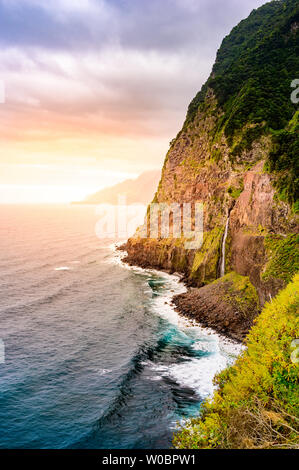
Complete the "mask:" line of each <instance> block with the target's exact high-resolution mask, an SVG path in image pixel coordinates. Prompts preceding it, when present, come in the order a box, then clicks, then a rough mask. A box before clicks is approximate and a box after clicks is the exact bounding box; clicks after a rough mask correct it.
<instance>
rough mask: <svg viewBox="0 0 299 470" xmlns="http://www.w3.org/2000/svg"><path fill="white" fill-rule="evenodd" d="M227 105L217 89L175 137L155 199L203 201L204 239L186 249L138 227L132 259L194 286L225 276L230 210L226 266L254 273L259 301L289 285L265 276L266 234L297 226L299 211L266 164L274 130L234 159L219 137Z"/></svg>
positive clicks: (280, 234) (177, 241)
mask: <svg viewBox="0 0 299 470" xmlns="http://www.w3.org/2000/svg"><path fill="white" fill-rule="evenodd" d="M221 112H222V111H221V108H220V107H219V106H218V103H217V100H216V99H215V96H214V95H213V93H212V92H209V93H207V96H206V99H205V102H204V105H203V106H202V107H201V108H200V109H199V111H198V112H197V114H196V116H195V117H194V119H193V121H192V123H191V124H190V125H188V126H186V125H184V127H183V129H182V131H181V132H180V133H179V134H178V136H177V137H176V139H174V141H173V142H172V143H171V146H170V149H169V152H168V154H167V156H166V159H165V163H164V167H163V170H162V176H161V180H160V183H159V186H158V189H157V193H156V195H155V198H154V202H155V203H168V204H171V203H173V202H176V203H179V204H183V203H195V202H202V203H203V204H204V238H203V244H202V246H201V248H200V249H198V250H186V249H185V244H184V241H185V240H184V238H181V239H173V238H168V239H161V238H160V239H149V238H141V237H140V235H139V234H138V233H136V235H135V236H134V237H133V238H132V239H130V240H129V241H128V243H127V244H126V250H127V252H128V257H127V262H129V263H130V264H137V265H140V266H143V267H154V268H158V269H164V270H167V271H169V272H175V271H177V272H181V273H183V274H184V276H185V280H186V281H187V283H188V284H189V285H191V286H197V287H202V286H205V285H206V284H209V283H210V282H213V281H214V280H215V279H217V277H218V276H219V259H220V255H221V249H222V238H223V233H224V228H225V225H226V221H227V218H228V216H229V217H230V218H229V227H228V236H227V242H226V246H225V254H226V257H225V261H226V262H225V272H226V273H227V272H230V271H235V272H236V273H238V274H240V275H242V276H248V277H249V279H250V282H251V283H252V284H253V286H254V287H255V288H256V289H257V292H258V295H259V300H260V303H261V305H263V304H264V303H265V301H266V300H269V299H270V298H272V297H273V296H275V295H276V293H277V292H278V291H279V290H280V289H281V288H282V287H283V286H284V285H285V281H284V279H283V277H279V276H278V277H275V276H272V277H269V276H268V278H267V280H264V279H263V276H262V275H263V272H264V271H265V269H266V266H267V263H268V261H269V258H270V256H273V253H270V252H269V249H267V244H266V243H265V241H266V239H267V237H269V236H272V235H274V236H277V237H281V238H282V239H283V238H284V237H286V235H287V234H290V233H298V217H295V216H294V214H292V211H291V208H290V206H289V205H288V204H286V203H284V202H282V201H279V200H278V198H277V197H276V196H275V188H274V183H275V181H274V176H273V175H270V174H268V173H266V172H265V171H264V164H265V161H266V159H267V156H268V154H269V151H270V149H271V145H272V143H271V137H269V136H262V137H260V138H259V139H257V140H256V141H255V142H253V144H252V146H251V149H250V150H248V149H245V150H243V151H242V153H241V154H238V155H235V156H234V157H233V158H232V155H231V153H230V152H231V148H230V146H229V145H228V143H227V141H226V138H225V137H224V134H221V135H220V137H219V136H218V138H217V139H216V140H215V137H214V135H215V125H216V122H217V120H218V119H219V116H221Z"/></svg>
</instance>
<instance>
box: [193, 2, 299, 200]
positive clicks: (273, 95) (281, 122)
mask: <svg viewBox="0 0 299 470" xmlns="http://www.w3.org/2000/svg"><path fill="white" fill-rule="evenodd" d="M298 23H299V2H298V0H278V1H272V2H269V3H267V4H265V5H263V6H262V7H261V8H258V9H257V10H253V12H252V13H251V14H250V16H249V17H248V18H247V19H245V20H243V21H241V22H240V23H239V25H238V26H236V27H235V28H234V29H233V30H232V32H231V33H230V34H229V35H228V36H227V37H226V38H225V39H224V40H223V42H222V45H221V47H220V49H219V51H218V54H217V59H216V62H215V65H214V67H213V70H212V73H211V75H210V78H209V79H208V81H207V82H206V83H205V85H204V86H203V87H202V89H201V91H200V92H199V93H198V94H197V95H196V96H195V98H194V99H193V100H192V102H191V103H190V105H189V108H188V113H187V117H186V121H185V124H184V127H185V128H188V127H190V126H192V125H193V122H194V120H195V118H196V117H197V115H198V112H199V111H201V112H204V111H205V110H206V107H207V105H206V103H207V100H206V97H207V92H209V96H210V93H211V91H212V92H213V94H214V96H215V97H216V99H217V102H218V104H219V105H220V107H221V109H222V111H223V113H218V116H215V117H216V122H215V127H214V132H213V135H212V136H211V139H212V141H214V142H217V141H219V139H220V137H221V135H222V134H223V133H224V134H225V136H226V139H227V142H228V145H229V146H230V149H231V153H230V158H231V159H232V160H234V159H235V157H236V156H240V155H242V153H243V152H244V151H248V150H250V149H251V148H252V144H253V142H256V141H258V140H259V139H260V137H261V136H262V135H265V134H266V135H273V150H272V152H271V154H270V156H269V161H268V162H267V166H266V168H267V169H268V170H269V171H270V172H273V171H275V172H277V173H278V175H277V176H278V178H277V189H278V191H279V194H280V197H281V198H282V199H284V200H285V201H288V202H290V203H291V204H295V206H294V208H295V209H297V208H298V203H296V201H298V192H299V182H298V181H299V180H298V174H299V171H298V164H299V163H298V161H299V160H298V150H299V149H298V145H299V138H298V123H297V122H298V113H297V114H296V116H297V118H296V119H297V122H296V123H293V125H290V124H289V123H290V121H291V122H292V119H293V116H294V113H295V112H296V109H297V108H296V105H295V104H294V103H292V101H291V99H290V95H291V92H292V89H291V82H292V81H293V80H294V78H297V75H298V71H299V30H298V28H297V24H298ZM212 157H213V159H214V160H215V161H216V162H217V161H219V159H220V158H221V154H220V152H219V151H217V150H215V151H214V153H213V155H212Z"/></svg>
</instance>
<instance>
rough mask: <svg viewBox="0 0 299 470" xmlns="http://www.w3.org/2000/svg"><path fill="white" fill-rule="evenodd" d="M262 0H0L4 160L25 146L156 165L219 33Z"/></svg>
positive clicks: (209, 62)
mask: <svg viewBox="0 0 299 470" xmlns="http://www.w3.org/2000/svg"><path fill="white" fill-rule="evenodd" d="M262 3H264V1H263V0H244V1H242V2H240V1H239V0H227V1H226V2H225V4H224V2H223V1H222V0H221V1H220V0H163V1H161V0H151V1H148V0H109V1H108V0H53V1H47V2H41V1H40V0H0V46H1V48H0V79H2V80H4V81H5V88H6V103H5V104H1V105H0V125H1V134H0V140H1V141H2V147H3V144H4V143H5V148H6V153H5V154H3V156H2V157H1V159H5V158H8V157H6V155H10V157H9V158H11V155H12V154H15V156H16V155H17V154H18V152H21V151H23V158H28V155H29V153H30V149H29V147H30V145H31V152H33V153H39V154H40V155H45V154H47V155H48V151H47V148H51V149H52V151H53V158H54V156H55V152H58V154H60V153H61V152H64V154H65V158H66V157H69V158H71V157H72V156H73V154H74V153H75V154H76V155H77V153H78V152H77V150H76V149H77V148H80V151H81V154H83V156H82V158H88V157H93V156H96V158H97V159H100V160H101V162H102V163H103V165H104V166H105V165H106V164H107V161H108V160H109V159H110V162H113V161H114V162H115V164H117V165H119V162H120V160H121V159H123V163H122V168H123V169H122V171H125V165H126V164H127V165H128V167H130V171H131V168H132V165H133V163H134V162H135V164H136V165H137V167H138V171H142V169H143V167H147V166H150V165H153V166H159V165H160V164H161V162H162V160H163V157H164V155H163V153H160V152H162V150H163V152H165V150H166V149H167V144H168V142H169V140H171V139H172V138H173V136H174V135H175V134H176V132H177V131H178V130H179V128H180V127H181V125H182V122H183V119H184V116H185V113H186V109H187V105H188V103H189V102H190V100H191V99H192V98H193V96H194V95H195V93H196V92H197V91H198V90H199V89H200V88H201V85H202V84H203V82H204V81H205V80H206V78H207V77H208V75H209V73H210V70H211V67H212V64H213V62H214V59H215V55H216V50H217V48H218V47H219V45H220V43H221V40H222V38H223V36H224V35H226V34H228V33H229V31H230V30H231V28H232V27H233V26H234V25H235V24H236V23H237V22H238V21H240V20H241V19H242V18H244V17H246V16H247V15H248V13H249V12H250V10H251V9H252V8H255V7H258V6H259V5H261V4H262ZM150 142H151V143H150ZM24 149H25V150H24ZM24 155H26V157H25V156H24ZM107 155H109V158H107ZM15 158H16V157H15ZM41 158H43V157H42V156H41ZM48 158H49V157H48V156H47V159H48ZM126 159H127V163H126V161H125V160H126Z"/></svg>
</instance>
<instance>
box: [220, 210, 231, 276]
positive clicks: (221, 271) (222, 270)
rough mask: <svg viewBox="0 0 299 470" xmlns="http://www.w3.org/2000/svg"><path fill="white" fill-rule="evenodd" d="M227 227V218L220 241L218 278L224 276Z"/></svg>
mask: <svg viewBox="0 0 299 470" xmlns="http://www.w3.org/2000/svg"><path fill="white" fill-rule="evenodd" d="M228 226H229V216H228V217H227V221H226V224H225V230H224V234H223V239H222V246H221V258H220V269H219V277H223V276H224V274H225V243H226V239H227V234H228Z"/></svg>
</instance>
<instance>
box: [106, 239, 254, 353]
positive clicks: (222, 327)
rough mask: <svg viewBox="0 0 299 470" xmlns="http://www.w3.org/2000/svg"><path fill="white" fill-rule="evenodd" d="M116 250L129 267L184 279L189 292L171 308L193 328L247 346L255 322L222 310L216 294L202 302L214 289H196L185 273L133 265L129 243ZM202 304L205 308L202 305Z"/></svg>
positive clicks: (174, 300)
mask: <svg viewBox="0 0 299 470" xmlns="http://www.w3.org/2000/svg"><path fill="white" fill-rule="evenodd" d="M114 246H115V250H116V251H119V252H122V253H123V254H122V256H121V260H122V263H123V264H124V265H126V266H129V267H131V268H138V269H142V270H151V271H153V270H154V271H157V272H160V273H165V274H167V275H174V276H177V277H179V278H180V282H181V283H182V284H183V285H184V287H185V291H184V292H181V293H177V294H174V295H173V297H172V299H171V304H172V306H173V308H174V310H175V311H176V312H177V313H178V314H179V315H180V317H181V318H182V319H184V321H186V322H187V323H188V322H190V325H191V324H192V325H196V326H198V327H201V328H205V329H206V328H207V329H210V330H211V331H213V332H214V333H216V334H218V335H220V336H222V337H223V338H224V339H226V340H228V341H233V342H236V343H238V344H240V345H242V344H244V339H245V338H246V335H247V334H248V332H249V329H250V328H251V326H252V321H251V320H250V321H249V322H244V318H243V317H242V315H238V312H232V311H229V310H226V309H221V308H220V303H217V301H218V299H217V298H216V299H214V294H213V293H212V292H208V295H209V296H210V297H211V300H212V301H210V302H207V298H206V296H203V298H201V299H200V300H199V298H198V297H199V296H198V292H199V291H200V292H201V293H202V292H204V290H205V287H206V288H207V290H208V291H209V290H210V289H211V287H210V286H205V287H202V288H194V287H192V286H190V284H189V283H188V282H186V277H185V275H184V274H183V273H179V272H173V271H170V270H167V269H157V268H155V267H153V266H151V265H150V264H148V263H141V264H140V265H139V264H133V262H132V259H131V257H128V255H127V251H126V243H123V242H121V243H116V244H114ZM215 300H216V302H215ZM200 301H201V304H200V303H199V302H200Z"/></svg>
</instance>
